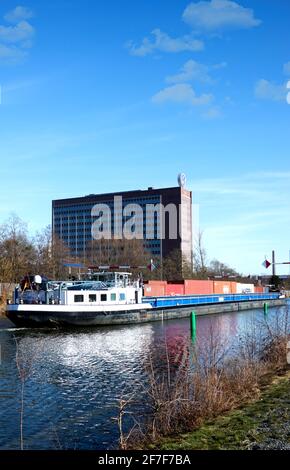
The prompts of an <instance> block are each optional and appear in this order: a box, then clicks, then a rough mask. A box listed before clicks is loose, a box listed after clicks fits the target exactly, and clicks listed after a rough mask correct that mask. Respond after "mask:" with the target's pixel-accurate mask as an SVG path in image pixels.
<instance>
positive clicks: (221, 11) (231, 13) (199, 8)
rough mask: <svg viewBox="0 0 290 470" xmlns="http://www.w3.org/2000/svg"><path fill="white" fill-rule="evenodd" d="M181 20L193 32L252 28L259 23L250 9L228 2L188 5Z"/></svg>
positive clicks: (223, 0)
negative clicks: (192, 29) (193, 30)
mask: <svg viewBox="0 0 290 470" xmlns="http://www.w3.org/2000/svg"><path fill="white" fill-rule="evenodd" d="M183 20H184V21H185V22H186V23H187V24H189V25H190V26H191V27H192V28H194V29H195V30H202V31H208V32H212V31H220V30H222V29H225V28H227V29H228V28H232V29H233V28H235V29H244V28H252V27H254V26H258V25H259V24H260V23H261V21H260V20H258V19H256V18H255V16H254V12H253V10H252V9H251V8H245V7H243V6H242V5H240V4H239V3H237V2H234V1H230V0H211V1H200V2H197V3H190V4H189V5H188V6H187V7H186V9H185V10H184V13H183Z"/></svg>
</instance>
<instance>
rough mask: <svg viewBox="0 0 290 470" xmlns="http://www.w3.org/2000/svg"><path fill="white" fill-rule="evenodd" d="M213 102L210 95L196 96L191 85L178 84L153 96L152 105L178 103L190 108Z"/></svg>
mask: <svg viewBox="0 0 290 470" xmlns="http://www.w3.org/2000/svg"><path fill="white" fill-rule="evenodd" d="M212 100H213V96H212V95H210V94H202V95H200V96H197V95H196V93H195V91H194V89H193V88H192V86H191V85H189V84H186V83H180V84H177V85H173V86H170V87H167V88H164V89H163V90H161V91H159V92H158V93H157V94H156V95H154V96H153V98H152V101H153V102H154V103H158V104H161V103H178V104H186V105H190V106H200V105H207V104H209V103H210V102H211V101H212Z"/></svg>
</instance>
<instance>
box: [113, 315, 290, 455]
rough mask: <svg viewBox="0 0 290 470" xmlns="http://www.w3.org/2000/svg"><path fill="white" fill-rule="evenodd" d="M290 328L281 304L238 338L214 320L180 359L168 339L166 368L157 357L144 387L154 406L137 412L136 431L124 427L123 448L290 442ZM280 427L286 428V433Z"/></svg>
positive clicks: (206, 446)
mask: <svg viewBox="0 0 290 470" xmlns="http://www.w3.org/2000/svg"><path fill="white" fill-rule="evenodd" d="M288 332H289V319H288V312H287V311H286V312H281V311H277V312H276V313H275V315H273V317H272V319H271V320H269V318H268V316H265V317H261V318H259V319H257V320H254V321H253V322H252V323H249V324H247V325H246V327H245V330H244V332H243V334H239V336H236V338H235V342H234V344H227V343H226V341H225V340H224V338H223V337H222V336H220V334H219V331H217V330H216V329H214V328H211V327H209V328H208V329H207V331H206V332H205V335H204V337H200V338H197V340H196V341H195V343H194V344H192V343H190V344H188V345H187V346H186V344H185V345H184V348H183V353H182V355H181V356H179V357H178V359H176V358H175V359H174V357H173V358H170V354H169V350H168V347H167V344H166V343H165V367H164V369H163V370H162V369H161V368H160V366H159V368H158V369H156V368H155V367H154V366H153V363H154V362H155V361H152V360H150V361H149V364H148V370H147V374H148V381H149V383H148V385H147V387H145V390H144V391H145V396H146V397H147V398H146V402H147V409H148V407H150V408H149V409H148V411H147V413H146V415H145V416H144V415H143V416H141V419H139V420H138V417H137V416H135V419H134V422H135V425H134V427H133V428H132V429H131V431H130V433H129V434H127V435H125V436H124V434H123V433H122V428H121V429H120V431H121V433H120V434H121V439H120V446H121V448H129V449H130V448H131V449H132V448H135V449H138V448H141V449H146V448H151V447H153V448H159V449H160V448H163V449H171V448H172V449H173V448H179V449H183V448H185V449H226V448H228V449H235V448H239V449H241V448H245V449H248V448H251V446H254V445H256V446H259V445H260V444H261V445H265V446H266V447H267V446H272V448H281V447H282V448H284V447H285V446H286V447H287V445H288V444H289V446H290V443H289V442H288V441H287V439H288V440H289V436H290V424H289V425H288V424H287V422H288V421H289V417H290V416H289V408H290V406H289V405H290V397H289V391H290V375H289V373H290V372H288V370H287V367H288V366H287V354H286V352H287V342H288V341H289V339H290V338H289V334H288ZM279 371H280V372H279ZM281 371H284V375H283V376H282V377H279V374H280V375H281V374H282V373H281ZM277 374H278V376H277ZM273 380H274V381H275V383H272V382H273ZM143 399H144V398H143ZM273 400H274V402H275V400H276V401H277V406H275V407H273ZM280 402H281V403H280ZM273 409H274V410H275V411H272V410H273ZM129 414H132V413H130V410H129ZM121 415H124V408H122V410H121ZM121 415H120V416H121ZM127 415H128V412H127ZM283 420H284V421H285V423H283ZM138 422H139V423H141V422H142V425H140V424H139V425H138V426H136V423H138ZM275 423H276V424H275ZM280 429H284V433H285V436H284V437H283V438H281V440H280V441H279V439H280V437H279V430H280ZM287 433H288V434H287ZM276 435H277V436H278V437H277V440H278V441H277V443H276V444H277V446H276V447H275V445H276V444H275V440H276V437H275V436H276ZM172 436H178V438H172ZM251 436H252V438H251V439H250V437H251ZM255 436H257V437H256V441H255ZM261 436H262V438H263V439H264V441H265V442H264V441H263V442H264V444H263V443H260V441H259V438H260V437H261ZM285 439H286V440H285ZM283 446H284V447H283Z"/></svg>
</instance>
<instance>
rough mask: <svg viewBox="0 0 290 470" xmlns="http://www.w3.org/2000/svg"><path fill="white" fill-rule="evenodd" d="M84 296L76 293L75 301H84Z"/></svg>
mask: <svg viewBox="0 0 290 470" xmlns="http://www.w3.org/2000/svg"><path fill="white" fill-rule="evenodd" d="M83 301H84V296H83V295H75V302H83Z"/></svg>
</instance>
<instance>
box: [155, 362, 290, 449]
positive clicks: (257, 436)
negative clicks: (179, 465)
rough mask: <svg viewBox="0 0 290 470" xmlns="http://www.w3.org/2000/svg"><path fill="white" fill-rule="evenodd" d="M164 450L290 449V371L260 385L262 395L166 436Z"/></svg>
mask: <svg viewBox="0 0 290 470" xmlns="http://www.w3.org/2000/svg"><path fill="white" fill-rule="evenodd" d="M154 447H156V448H158V449H161V450H181V449H184V450H189V449H191V450H271V449H272V450H290V370H289V369H288V370H287V371H281V372H280V374H279V375H278V376H276V377H275V378H274V379H272V380H271V382H270V384H269V383H268V384H267V385H265V384H264V386H262V387H261V391H260V394H259V398H258V399H257V400H255V401H253V402H251V403H248V404H245V405H243V406H242V407H240V408H238V409H236V410H234V411H231V412H229V413H226V414H225V415H223V416H220V417H218V418H217V419H215V420H213V421H209V422H208V423H206V424H204V425H202V426H201V427H200V428H198V429H196V430H195V431H193V432H191V433H186V434H182V435H180V436H177V437H171V438H166V439H163V440H161V441H160V442H159V444H157V445H156V446H154Z"/></svg>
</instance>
